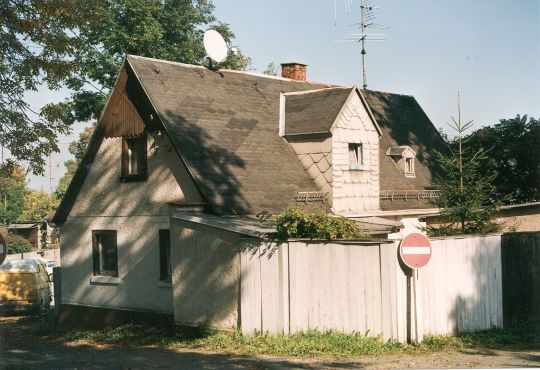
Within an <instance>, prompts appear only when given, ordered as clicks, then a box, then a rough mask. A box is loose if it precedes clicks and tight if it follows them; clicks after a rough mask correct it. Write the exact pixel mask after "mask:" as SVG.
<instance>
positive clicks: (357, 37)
mask: <svg viewBox="0 0 540 370" xmlns="http://www.w3.org/2000/svg"><path fill="white" fill-rule="evenodd" d="M370 1H371V0H360V23H355V24H353V26H357V25H358V26H360V33H353V34H348V35H346V36H345V37H343V41H356V42H359V43H361V45H362V51H361V54H362V86H363V88H364V89H366V88H367V73H366V54H367V52H366V42H367V41H385V40H386V39H385V35H384V34H381V33H368V30H370V29H377V30H383V29H385V28H387V27H386V26H384V25H382V24H376V23H374V22H373V21H374V19H375V14H374V10H376V9H379V8H377V7H374V6H373V5H372V4H371V3H370ZM351 2H352V1H351V0H347V2H346V5H345V7H346V10H347V11H350V6H351ZM334 5H335V3H334Z"/></svg>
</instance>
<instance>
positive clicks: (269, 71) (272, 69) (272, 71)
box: [263, 62, 278, 76]
mask: <svg viewBox="0 0 540 370" xmlns="http://www.w3.org/2000/svg"><path fill="white" fill-rule="evenodd" d="M263 74H265V75H268V76H277V75H278V73H277V65H276V63H274V62H270V63H268V65H267V66H266V69H265V70H264V71H263Z"/></svg>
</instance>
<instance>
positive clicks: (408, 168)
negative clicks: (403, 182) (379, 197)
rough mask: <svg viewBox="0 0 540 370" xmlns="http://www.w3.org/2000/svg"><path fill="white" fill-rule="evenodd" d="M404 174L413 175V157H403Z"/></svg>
mask: <svg viewBox="0 0 540 370" xmlns="http://www.w3.org/2000/svg"><path fill="white" fill-rule="evenodd" d="M405 175H409V176H414V158H405Z"/></svg>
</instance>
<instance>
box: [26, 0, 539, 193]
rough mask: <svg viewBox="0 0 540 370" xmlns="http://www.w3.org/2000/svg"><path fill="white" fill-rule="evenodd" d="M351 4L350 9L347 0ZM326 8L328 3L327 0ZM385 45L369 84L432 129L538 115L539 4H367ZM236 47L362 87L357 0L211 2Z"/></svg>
mask: <svg viewBox="0 0 540 370" xmlns="http://www.w3.org/2000/svg"><path fill="white" fill-rule="evenodd" d="M349 3H350V9H349V6H348V4H349ZM334 4H335V6H334ZM371 4H372V5H374V6H376V7H379V8H380V9H377V10H375V15H376V19H375V22H376V23H379V24H383V25H385V26H387V27H388V28H386V29H384V30H382V31H380V30H373V31H372V32H373V33H384V34H385V38H386V41H383V42H372V43H368V44H367V46H366V50H367V55H366V68H367V85H368V89H371V90H379V91H387V92H393V93H399V94H406V95H413V96H414V97H415V98H416V100H417V101H418V102H419V104H420V105H421V106H422V108H423V109H424V111H425V112H426V114H427V115H428V116H429V117H430V119H431V120H432V122H433V123H434V125H435V126H436V127H437V128H439V127H442V128H443V129H444V130H445V131H446V132H447V133H450V134H451V129H450V128H449V127H448V126H447V125H446V123H447V122H449V121H450V119H451V118H450V117H451V116H454V117H455V116H457V92H458V91H459V92H460V95H461V116H462V119H463V120H466V121H468V120H474V129H476V128H480V127H483V126H488V125H493V124H496V123H497V122H498V121H499V120H500V119H502V118H513V117H515V116H516V115H517V114H520V115H523V114H528V115H529V116H532V117H536V118H538V117H540V0H515V1H508V0H505V1H500V0H371ZM214 5H215V7H216V8H215V12H214V13H215V15H216V17H217V19H218V20H220V21H222V22H225V23H228V24H229V25H230V27H231V29H232V30H233V32H234V33H235V35H236V38H235V44H237V45H238V46H239V48H240V49H241V50H242V52H243V53H244V54H245V55H247V56H249V57H250V58H251V59H252V65H251V66H250V69H251V70H252V71H253V72H262V71H263V70H265V69H266V66H267V65H268V64H269V63H270V62H274V63H276V64H279V63H282V62H292V61H294V62H301V63H305V64H307V65H308V67H307V68H308V71H307V79H308V80H309V81H314V82H325V83H332V84H338V85H346V86H350V85H357V86H359V87H361V86H362V65H361V55H360V51H361V48H360V45H359V44H358V43H355V42H343V41H339V40H342V38H343V37H344V36H346V35H347V34H351V33H358V32H359V30H358V28H357V26H352V25H353V24H355V23H357V22H359V19H360V0H335V2H334V0H272V1H260V0H214ZM68 94H69V91H66V90H62V91H59V92H49V91H46V90H40V91H38V92H37V93H33V94H31V95H29V100H30V102H31V104H32V105H34V106H41V105H44V104H46V103H48V102H50V101H58V100H62V99H63V98H64V97H65V96H67V95H68ZM84 127H85V124H78V125H76V127H74V132H73V133H72V134H71V135H69V136H65V137H61V138H60V144H61V145H60V147H61V149H62V152H61V153H60V154H53V155H52V157H51V168H52V174H51V175H49V172H48V169H47V171H46V175H45V176H44V177H37V176H29V181H30V182H29V187H31V188H34V189H37V190H44V191H49V183H50V181H49V177H51V178H52V188H53V189H54V187H55V186H56V183H57V181H58V179H59V178H60V177H61V176H62V175H63V173H64V171H65V170H64V166H63V162H64V161H65V160H67V159H69V153H67V146H68V144H69V142H70V141H72V140H74V139H76V138H77V137H78V133H79V132H80V131H81V130H82V129H83V128H84Z"/></svg>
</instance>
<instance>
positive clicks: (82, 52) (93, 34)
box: [63, 0, 249, 121]
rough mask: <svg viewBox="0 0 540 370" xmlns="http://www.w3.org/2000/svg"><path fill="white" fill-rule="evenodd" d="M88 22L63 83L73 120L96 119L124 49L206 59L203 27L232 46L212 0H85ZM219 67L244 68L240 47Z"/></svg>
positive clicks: (185, 60) (177, 58) (199, 61)
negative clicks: (71, 69) (89, 0)
mask: <svg viewBox="0 0 540 370" xmlns="http://www.w3.org/2000/svg"><path fill="white" fill-rule="evenodd" d="M82 4H84V5H81V10H80V11H81V14H82V15H83V16H84V17H85V18H86V19H88V20H89V21H88V23H87V24H86V25H84V26H83V27H80V28H79V32H78V35H77V40H76V43H77V44H76V45H77V46H76V49H75V52H74V53H73V63H74V65H75V66H76V70H75V72H74V73H73V74H72V75H71V76H70V77H69V78H68V79H67V81H66V82H67V83H66V84H67V86H68V87H69V88H70V89H72V90H74V91H75V92H74V93H73V94H72V96H71V97H70V98H69V100H68V101H66V102H65V104H64V107H65V108H66V113H64V114H63V116H67V117H70V116H73V117H75V119H76V120H77V121H89V120H97V119H98V118H99V115H100V113H101V111H102V109H103V106H104V104H105V101H106V97H107V95H108V94H109V92H110V89H111V88H112V87H113V85H114V82H115V79H116V77H117V75H118V71H119V69H120V65H121V63H122V60H123V58H124V55H125V54H134V55H140V56H145V57H150V58H158V59H166V60H171V61H178V62H183V63H190V64H206V63H207V60H206V58H205V57H206V53H205V51H204V47H203V43H202V38H203V33H204V30H205V29H208V28H212V29H215V30H216V31H218V32H220V33H221V34H222V35H223V37H224V39H225V41H226V42H227V44H228V46H229V48H230V49H232V47H233V45H232V39H233V38H234V34H233V33H232V32H231V30H230V28H229V26H228V25H227V24H225V23H221V22H218V21H217V20H216V18H215V17H214V15H213V14H212V12H213V10H214V5H213V4H212V2H211V1H210V0H194V1H184V0H162V1H158V0H150V1H148V0H126V1H111V0H99V1H93V2H90V3H88V4H86V2H83V3H82ZM235 50H237V52H236V53H233V52H231V53H230V55H229V57H228V58H227V60H226V61H225V62H223V63H221V64H220V67H221V68H230V69H245V68H246V67H247V65H248V64H249V58H246V57H245V56H244V55H243V54H242V53H241V52H240V51H239V50H238V48H236V49H235Z"/></svg>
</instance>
